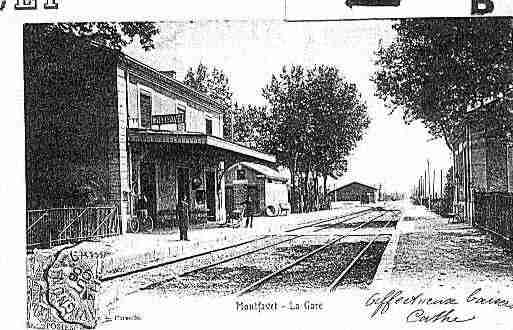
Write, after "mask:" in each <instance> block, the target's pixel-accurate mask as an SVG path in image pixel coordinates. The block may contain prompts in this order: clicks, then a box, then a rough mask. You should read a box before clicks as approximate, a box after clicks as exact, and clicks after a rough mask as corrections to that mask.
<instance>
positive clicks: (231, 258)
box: [139, 211, 375, 290]
mask: <svg viewBox="0 0 513 330" xmlns="http://www.w3.org/2000/svg"><path fill="white" fill-rule="evenodd" d="M374 212H375V211H374ZM359 216H361V214H358V215H355V216H353V217H351V218H349V219H344V221H342V222H337V223H336V224H335V225H337V224H340V223H345V222H348V221H349V220H352V219H355V218H357V217H359ZM333 220H334V219H331V220H330V221H333ZM323 222H325V221H323ZM314 225H315V224H314ZM326 228H327V227H323V228H321V229H320V230H324V229H326ZM286 236H293V237H291V238H288V239H284V240H281V241H279V242H275V243H272V244H269V245H265V246H263V247H260V248H258V249H255V250H251V251H248V252H244V253H241V254H238V255H235V256H232V257H228V258H225V259H221V260H220V261H217V262H215V263H212V264H208V265H205V266H201V267H198V268H195V269H192V270H190V271H187V272H185V273H182V274H179V275H178V276H179V277H183V276H188V275H191V274H193V273H196V272H198V271H201V270H205V269H208V268H211V267H215V266H218V265H221V264H223V263H226V262H230V261H232V260H235V259H239V258H242V257H245V256H247V255H250V254H253V253H256V252H259V251H262V250H266V249H269V248H271V247H274V246H277V245H280V244H283V243H286V242H290V241H293V240H296V239H299V238H302V237H307V236H309V235H308V234H304V235H291V234H288V235H286ZM346 236H348V235H346ZM269 237H271V236H269ZM277 237H281V236H277ZM175 278H177V277H176V276H173V277H171V278H166V279H163V280H160V281H158V282H155V283H151V284H148V285H146V286H144V287H142V288H140V289H139V290H149V289H154V288H156V287H158V286H160V285H163V284H166V283H169V282H171V281H172V280H173V279H175Z"/></svg>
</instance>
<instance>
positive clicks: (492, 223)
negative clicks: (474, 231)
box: [474, 192, 513, 242]
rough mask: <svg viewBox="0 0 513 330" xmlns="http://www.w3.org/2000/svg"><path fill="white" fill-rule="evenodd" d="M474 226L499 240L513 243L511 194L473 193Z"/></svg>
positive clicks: (512, 196) (512, 200) (512, 197)
mask: <svg viewBox="0 0 513 330" xmlns="http://www.w3.org/2000/svg"><path fill="white" fill-rule="evenodd" d="M474 224H475V225H476V226H477V227H480V228H482V229H484V230H486V231H488V232H490V233H492V234H493V235H495V236H497V237H499V238H502V239H505V240H507V241H509V242H511V241H513V194H511V193H478V192H476V193H474Z"/></svg>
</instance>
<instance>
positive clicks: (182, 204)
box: [178, 196, 189, 241]
mask: <svg viewBox="0 0 513 330" xmlns="http://www.w3.org/2000/svg"><path fill="white" fill-rule="evenodd" d="M178 229H179V230H180V241H188V240H189V239H188V238H187V230H189V203H188V202H187V197H185V196H184V197H183V199H182V200H181V201H178Z"/></svg>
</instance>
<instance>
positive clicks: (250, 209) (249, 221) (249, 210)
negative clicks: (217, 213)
mask: <svg viewBox="0 0 513 330" xmlns="http://www.w3.org/2000/svg"><path fill="white" fill-rule="evenodd" d="M243 204H244V205H245V208H244V213H245V216H246V228H248V227H249V228H253V214H254V213H255V205H254V202H253V199H252V198H251V196H249V195H248V199H247V200H246V201H245V202H244V203H243Z"/></svg>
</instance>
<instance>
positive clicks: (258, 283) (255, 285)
mask: <svg viewBox="0 0 513 330" xmlns="http://www.w3.org/2000/svg"><path fill="white" fill-rule="evenodd" d="M380 212H381V211H380ZM382 212H383V213H382V214H380V215H378V216H376V217H374V218H372V219H370V220H369V221H366V222H364V223H363V224H361V225H359V226H358V227H355V228H353V230H351V232H353V231H356V230H358V229H360V228H363V227H364V226H365V225H367V224H369V223H371V222H373V221H375V220H376V219H378V218H381V217H382V216H384V215H385V214H387V212H388V211H382ZM346 237H347V235H343V236H340V237H338V238H336V239H334V240H332V241H329V242H328V243H326V244H324V245H323V246H321V247H319V248H317V249H315V250H313V251H312V252H310V253H308V254H306V255H304V256H302V257H301V258H299V259H297V260H294V261H293V262H291V263H290V264H288V265H286V266H284V267H282V268H280V269H278V270H277V271H275V272H273V273H271V274H269V275H267V276H265V277H263V278H261V279H260V280H258V281H256V282H254V283H252V284H251V285H249V286H247V287H245V288H244V289H242V290H240V291H239V292H238V293H237V294H236V296H238V297H240V296H242V295H244V294H247V293H249V292H252V291H254V290H256V289H257V288H258V287H260V286H261V285H262V284H263V283H265V282H267V281H269V280H270V279H272V278H273V277H276V276H277V275H279V274H281V273H283V272H284V271H286V270H288V269H290V268H292V267H294V266H296V265H298V264H299V263H301V262H302V261H304V260H306V259H308V258H310V257H311V256H313V255H314V254H317V253H319V252H321V251H322V250H325V249H327V248H328V247H330V246H332V245H334V244H336V243H338V242H339V241H341V240H343V239H344V238H346Z"/></svg>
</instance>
